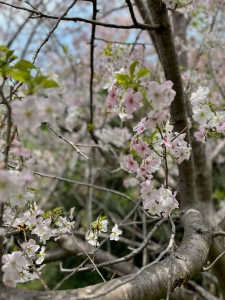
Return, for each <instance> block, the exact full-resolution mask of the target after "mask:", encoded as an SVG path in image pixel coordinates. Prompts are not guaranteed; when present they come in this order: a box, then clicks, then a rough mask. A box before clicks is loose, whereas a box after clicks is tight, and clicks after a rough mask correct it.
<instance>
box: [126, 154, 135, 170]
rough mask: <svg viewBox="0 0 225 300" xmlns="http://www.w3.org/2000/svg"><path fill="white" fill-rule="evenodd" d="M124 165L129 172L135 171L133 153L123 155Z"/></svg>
mask: <svg viewBox="0 0 225 300" xmlns="http://www.w3.org/2000/svg"><path fill="white" fill-rule="evenodd" d="M124 165H125V168H127V169H128V170H129V171H131V172H136V171H137V169H138V163H137V162H136V160H134V158H133V155H132V154H129V155H127V156H125V157H124Z"/></svg>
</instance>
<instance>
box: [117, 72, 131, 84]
mask: <svg viewBox="0 0 225 300" xmlns="http://www.w3.org/2000/svg"><path fill="white" fill-rule="evenodd" d="M116 80H117V81H118V82H119V83H126V82H128V81H129V76H128V75H125V74H116Z"/></svg>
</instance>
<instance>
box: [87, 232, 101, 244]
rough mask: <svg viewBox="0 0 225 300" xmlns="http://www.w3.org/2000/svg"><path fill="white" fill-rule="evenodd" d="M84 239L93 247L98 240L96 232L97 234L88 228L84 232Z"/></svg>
mask: <svg viewBox="0 0 225 300" xmlns="http://www.w3.org/2000/svg"><path fill="white" fill-rule="evenodd" d="M85 240H86V241H87V242H88V243H89V244H91V245H92V246H94V247H98V246H99V242H98V234H97V232H93V231H92V230H89V231H88V232H87V233H86V236H85Z"/></svg>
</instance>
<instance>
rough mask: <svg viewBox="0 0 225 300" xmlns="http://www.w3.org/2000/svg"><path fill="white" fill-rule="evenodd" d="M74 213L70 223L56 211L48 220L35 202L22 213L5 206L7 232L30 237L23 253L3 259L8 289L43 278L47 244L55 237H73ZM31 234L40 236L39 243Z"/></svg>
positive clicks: (71, 215) (19, 252)
mask: <svg viewBox="0 0 225 300" xmlns="http://www.w3.org/2000/svg"><path fill="white" fill-rule="evenodd" d="M73 210H74V208H72V209H71V212H70V217H69V219H68V218H67V217H62V216H61V215H58V214H56V215H54V211H53V213H52V214H50V216H46V215H45V213H44V211H43V210H41V209H39V208H38V206H37V204H36V203H35V202H33V201H30V204H29V206H28V209H27V210H25V211H24V212H19V213H18V210H16V209H14V208H12V207H10V205H7V204H6V205H5V209H4V214H3V228H4V227H10V228H11V229H10V230H16V231H18V232H23V234H24V235H26V239H25V240H26V241H25V242H24V243H22V244H21V245H19V246H20V249H19V251H14V252H12V253H11V254H10V253H7V254H4V255H3V258H2V262H3V267H2V270H3V282H4V283H5V284H6V285H9V286H12V287H15V286H16V284H17V283H19V282H26V281H29V280H33V279H35V278H38V277H39V274H40V271H41V269H42V268H43V265H42V266H41V267H38V265H41V264H42V263H43V261H44V258H45V246H44V245H45V244H46V241H47V240H49V239H50V238H51V237H55V238H56V239H58V238H59V237H60V236H61V235H62V234H65V233H71V230H72V229H73V227H74V221H72V219H73ZM28 233H29V234H31V235H36V237H37V239H38V240H39V243H38V244H37V242H36V241H35V240H33V239H28V237H27V234H28ZM2 234H3V235H4V233H2Z"/></svg>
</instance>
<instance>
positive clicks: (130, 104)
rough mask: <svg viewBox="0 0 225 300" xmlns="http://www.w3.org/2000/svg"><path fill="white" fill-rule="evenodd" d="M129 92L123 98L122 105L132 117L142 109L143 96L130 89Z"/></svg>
mask: <svg viewBox="0 0 225 300" xmlns="http://www.w3.org/2000/svg"><path fill="white" fill-rule="evenodd" d="M127 92H128V93H127V95H126V96H125V97H124V98H123V100H122V102H121V103H122V104H123V105H124V106H125V112H126V113H127V114H128V115H131V114H132V113H133V112H134V111H135V110H137V109H138V108H139V107H140V102H141V100H142V98H143V96H142V94H141V93H140V92H135V91H134V90H132V89H128V91H127Z"/></svg>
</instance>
